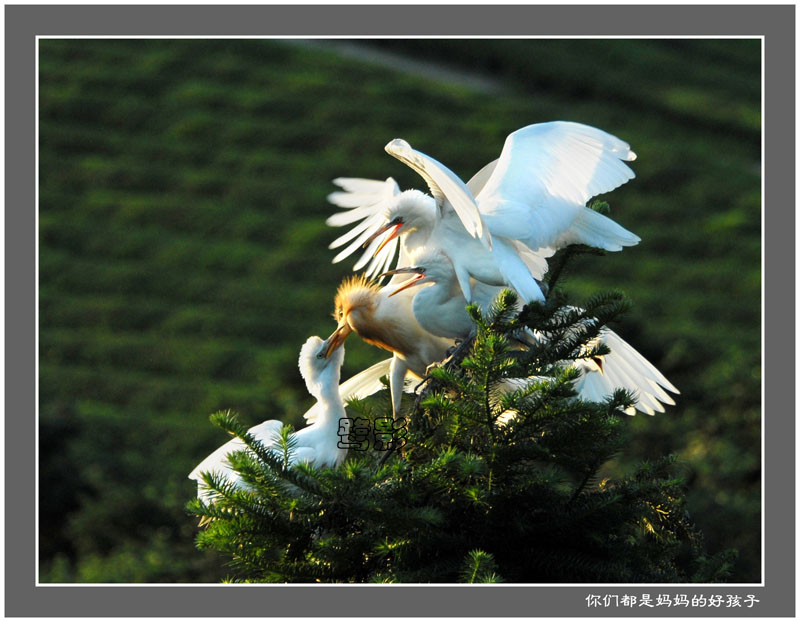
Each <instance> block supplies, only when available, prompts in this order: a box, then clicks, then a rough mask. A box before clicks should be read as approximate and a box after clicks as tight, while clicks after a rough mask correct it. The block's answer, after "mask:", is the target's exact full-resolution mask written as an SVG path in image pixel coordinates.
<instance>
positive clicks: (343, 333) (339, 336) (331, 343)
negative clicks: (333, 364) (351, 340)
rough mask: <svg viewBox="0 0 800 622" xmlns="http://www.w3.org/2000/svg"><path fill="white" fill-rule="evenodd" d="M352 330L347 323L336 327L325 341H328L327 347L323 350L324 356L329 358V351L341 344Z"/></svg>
mask: <svg viewBox="0 0 800 622" xmlns="http://www.w3.org/2000/svg"><path fill="white" fill-rule="evenodd" d="M352 332H353V329H352V328H350V326H348V325H347V324H342V325H340V326H339V327H337V328H336V330H335V331H333V333H331V336H330V337H328V338H327V339H326V340H325V341H327V342H328V349H327V350H326V351H325V358H329V357H330V355H331V353H332V352H333V351H334V350H335V349H336V348H338V347H339V346H341V345H342V344H343V343H344V340H345V339H347V337H348V335H349V334H350V333H352Z"/></svg>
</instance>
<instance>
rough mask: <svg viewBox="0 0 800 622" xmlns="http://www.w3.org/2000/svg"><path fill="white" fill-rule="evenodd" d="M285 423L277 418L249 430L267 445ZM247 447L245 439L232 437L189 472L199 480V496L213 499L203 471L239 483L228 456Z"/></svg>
mask: <svg viewBox="0 0 800 622" xmlns="http://www.w3.org/2000/svg"><path fill="white" fill-rule="evenodd" d="M282 427H283V423H282V422H281V421H278V420H277V419H270V420H269V421H263V422H261V423H259V424H258V425H256V426H253V427H252V428H250V429H249V430H248V432H249V433H250V434H252V435H253V436H254V437H256V439H258V440H259V441H261V442H262V443H264V444H265V445H270V444H272V443H273V442H274V441H275V440H276V439H277V438H278V436H279V435H280V432H281V428H282ZM245 449H247V445H245V443H244V441H243V440H242V439H240V438H232V439H231V440H229V441H228V442H227V443H225V444H224V445H221V446H220V447H218V448H217V449H215V450H214V451H213V452H211V453H210V454H209V455H208V456H206V458H204V459H203V461H202V462H201V463H200V464H198V465H197V466H196V467H195V468H194V469H192V472H191V473H189V479H193V480H195V481H196V482H197V497H198V498H199V499H202V500H203V501H205V502H206V503H209V502H211V501H212V500H213V495H212V493H211V492H210V491H209V490H208V489H207V488H206V487H205V484H204V482H203V473H216V474H217V475H222V476H224V477H225V479H226V480H227V481H228V482H229V483H231V484H238V483H239V480H240V477H239V474H238V473H236V471H234V470H233V468H232V467H231V465H230V462H228V456H229V455H230V454H232V453H233V452H235V451H243V450H245Z"/></svg>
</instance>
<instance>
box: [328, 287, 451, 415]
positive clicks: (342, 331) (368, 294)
mask: <svg viewBox="0 0 800 622" xmlns="http://www.w3.org/2000/svg"><path fill="white" fill-rule="evenodd" d="M393 290H394V287H393V286H386V287H380V286H378V284H377V283H375V282H372V281H369V280H368V279H367V278H366V277H364V276H360V277H353V278H349V279H345V281H344V282H343V283H342V284H341V285H340V286H339V289H338V291H337V292H336V301H335V309H336V310H335V312H334V317H335V318H336V321H337V323H338V326H337V327H336V330H335V331H334V332H333V333H332V334H331V336H330V337H328V344H329V345H328V354H329V355H330V354H331V353H332V352H334V351H335V350H336V348H338V347H339V346H340V345H341V344H342V343H344V341H345V339H347V337H348V336H349V335H350V334H351V333H353V332H355V333H356V334H357V335H358V336H359V337H361V338H362V339H363V340H364V341H366V342H367V343H370V344H372V345H375V346H378V347H380V348H383V349H385V350H389V351H390V352H392V353H393V357H392V362H391V366H390V374H389V388H390V392H391V397H392V412H393V414H394V416H395V417H396V416H397V413H398V412H399V409H400V402H401V399H402V395H403V386H404V384H405V378H406V374H407V372H411V373H412V374H413V375H414V376H416V377H417V378H420V379H421V378H422V377H423V376H424V375H425V370H426V369H427V367H428V366H429V365H430V364H431V363H433V362H435V361H440V360H442V359H443V358H445V356H446V355H447V351H448V349H449V348H450V347H451V346H452V345H453V342H452V340H449V339H444V338H441V337H437V336H436V335H432V334H430V333H429V332H427V331H426V330H424V329H423V328H422V327H421V326H420V325H419V322H417V320H416V318H415V317H414V312H413V311H412V309H411V303H412V299H413V293H408V294H400V295H398V296H392V297H390V294H391V293H392V291H393Z"/></svg>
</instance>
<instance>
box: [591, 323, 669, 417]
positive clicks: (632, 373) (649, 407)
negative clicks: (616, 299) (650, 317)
mask: <svg viewBox="0 0 800 622" xmlns="http://www.w3.org/2000/svg"><path fill="white" fill-rule="evenodd" d="M599 342H602V343H604V344H605V345H606V346H608V349H609V350H610V352H609V353H608V354H606V355H604V356H603V357H602V358H601V361H600V365H598V364H597V363H595V362H594V361H591V360H588V361H583V360H579V361H576V362H575V365H576V367H579V368H581V369H582V371H583V375H582V376H581V377H580V378H579V379H578V381H577V382H576V383H575V389H576V390H577V391H578V393H579V394H580V396H581V397H582V398H583V399H586V400H592V401H602V400H604V399H606V398H607V397H608V396H610V395H611V394H612V393H613V392H614V391H615V390H616V389H627V390H628V391H630V392H631V393H633V395H634V397H635V399H636V402H635V403H634V405H633V406H631V407H629V408H628V409H627V410H626V412H627V413H628V414H629V415H633V414H635V411H636V410H639V411H641V412H643V413H646V414H648V415H654V414H655V413H656V412H664V406H662V404H669V405H674V404H675V401H674V400H673V399H672V397H670V395H669V394H668V393H667V392H666V391H665V390H664V389H666V390H667V391H671V392H672V393H680V391H678V389H676V388H675V386H674V385H673V384H672V383H671V382H670V381H669V380H667V379H666V378H665V377H664V374H662V373H661V372H660V371H658V369H656V367H655V366H654V365H653V364H652V363H651V362H650V361H648V360H647V359H646V358H644V357H643V356H642V355H641V354H639V352H637V351H636V350H635V349H634V348H633V346H631V345H630V344H629V343H628V342H627V341H625V340H624V339H623V338H622V337H620V336H619V335H617V333H615V332H614V331H613V330H609V329H603V330H601V331H600V334H599V335H598V337H597V338H595V340H594V343H591V344H589V345H596V344H597V343H599Z"/></svg>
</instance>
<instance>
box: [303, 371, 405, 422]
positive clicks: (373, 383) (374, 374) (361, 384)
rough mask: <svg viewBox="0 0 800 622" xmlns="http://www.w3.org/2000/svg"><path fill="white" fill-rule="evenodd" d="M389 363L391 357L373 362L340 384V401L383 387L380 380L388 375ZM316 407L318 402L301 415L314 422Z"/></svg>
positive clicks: (316, 412)
mask: <svg viewBox="0 0 800 622" xmlns="http://www.w3.org/2000/svg"><path fill="white" fill-rule="evenodd" d="M391 363H392V359H391V358H388V359H386V360H385V361H381V362H380V363H375V365H373V366H372V367H368V368H367V369H365V370H364V371H362V372H359V373H357V374H356V375H355V376H353V377H352V378H350V379H349V380H346V381H344V382H343V383H342V384H340V385H339V395H340V396H341V397H342V401H344V402H346V401H347V400H351V399H360V398H362V397H367V396H368V395H372V394H373V393H377V392H378V391H380V390H381V389H383V388H384V386H383V383H382V382H381V378H382V377H383V376H388V375H389V366H390V365H391ZM318 408H319V406H318V404H314V406H312V407H311V408H309V409H308V412H306V414H304V415H303V417H304V418H305V420H306V421H307V422H308V423H314V422H315V421H316V420H317V414H318V410H317V409H318Z"/></svg>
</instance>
